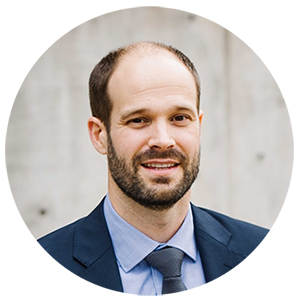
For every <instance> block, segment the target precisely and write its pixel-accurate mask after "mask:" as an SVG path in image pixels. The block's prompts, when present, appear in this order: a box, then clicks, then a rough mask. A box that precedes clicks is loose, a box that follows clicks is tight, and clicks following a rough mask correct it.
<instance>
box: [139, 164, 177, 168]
mask: <svg viewBox="0 0 300 300" xmlns="http://www.w3.org/2000/svg"><path fill="white" fill-rule="evenodd" d="M175 165H176V164H145V165H144V166H146V167H147V168H171V167H174V166H175Z"/></svg>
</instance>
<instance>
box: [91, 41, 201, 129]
mask: <svg viewBox="0 0 300 300" xmlns="http://www.w3.org/2000/svg"><path fill="white" fill-rule="evenodd" d="M151 47H152V48H153V47H154V48H156V49H165V50H167V51H169V52H171V53H173V54H174V55H175V56H176V57H177V58H179V60H180V61H181V62H183V63H184V65H185V66H186V67H187V68H188V70H189V71H190V72H191V73H192V75H193V77H194V79H195V83H196V88H197V109H198V110H199V109H200V94H201V90H200V79H199V75H198V73H197V70H196V68H195V66H194V64H193V63H192V62H191V60H190V59H189V58H188V57H187V56H186V55H185V54H183V53H182V52H181V51H180V50H178V49H176V48H175V47H173V46H169V45H165V44H162V43H157V42H140V43H135V44H131V45H128V46H125V47H121V48H118V49H116V50H113V51H111V52H109V53H108V54H107V55H106V56H105V57H103V58H102V59H101V61H100V62H99V63H98V64H97V65H96V66H95V68H94V69H93V71H92V73H91V75H90V80H89V96H90V106H91V111H92V115H93V116H94V117H96V118H98V119H100V120H101V121H102V122H103V123H104V125H105V127H106V129H107V131H108V132H109V130H110V115H111V111H112V102H111V100H110V97H109V94H108V82H109V79H110V77H111V76H112V74H113V72H114V70H115V69H116V66H117V65H118V63H119V62H120V60H121V58H122V57H123V56H124V55H125V54H127V53H131V52H134V51H138V50H141V49H145V48H151Z"/></svg>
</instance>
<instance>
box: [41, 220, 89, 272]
mask: <svg viewBox="0 0 300 300" xmlns="http://www.w3.org/2000/svg"><path fill="white" fill-rule="evenodd" d="M83 220H84V218H82V219H79V220H77V221H75V222H73V223H71V224H69V225H66V226H64V227H62V228H59V229H57V230H55V231H53V232H51V233H49V234H47V235H45V236H43V237H41V238H39V239H38V240H37V241H38V243H39V244H40V245H41V246H42V247H43V248H44V250H45V251H46V252H48V254H50V255H51V256H52V257H53V258H54V259H55V260H56V261H58V262H59V263H60V264H62V265H63V266H64V267H66V268H67V269H69V270H70V271H72V272H74V273H79V272H81V271H82V270H83V269H84V267H83V265H81V264H80V263H79V262H78V261H77V260H75V259H74V258H73V247H74V243H73V237H74V231H75V228H76V227H77V225H79V224H80V223H81V222H82V221H83Z"/></svg>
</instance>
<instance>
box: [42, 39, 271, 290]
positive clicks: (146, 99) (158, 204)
mask: <svg viewBox="0 0 300 300" xmlns="http://www.w3.org/2000/svg"><path fill="white" fill-rule="evenodd" d="M90 101H91V109H92V114H93V117H91V118H90V119H89V120H88V130H89V135H90V138H91V141H92V143H93V145H94V147H95V149H96V150H97V151H98V152H99V153H101V154H103V155H107V160H108V170H109V171H108V194H107V195H106V197H105V198H104V200H103V201H101V203H100V204H99V206H98V207H97V208H96V209H95V210H94V211H93V212H92V213H91V214H90V215H89V216H87V217H85V218H83V219H81V220H78V221H77V222H75V223H73V224H71V225H68V226H66V227H64V228H62V229H59V230H57V231H55V232H53V233H51V234H49V235H47V236H46V237H43V238H41V239H40V240H39V242H40V244H41V245H42V246H43V247H44V249H45V250H46V251H47V252H48V253H49V254H50V255H52V256H53V257H54V258H55V259H56V260H57V261H58V262H60V263H61V264H62V265H63V266H65V267H66V268H67V269H69V270H70V271H72V272H74V273H75V274H77V275H78V276H80V277H82V278H84V279H86V280H88V281H90V282H93V283H95V284H98V285H100V286H102V287H106V288H109V289H112V290H116V291H123V292H126V293H133V294H140V295H159V294H166V293H173V292H179V291H183V290H186V289H191V288H194V287H197V286H200V285H202V284H204V283H206V282H209V281H211V280H214V279H216V278H218V277H219V276H221V275H223V274H225V273H226V272H227V271H229V270H230V269H232V268H233V267H235V266H236V265H237V264H239V263H240V262H241V261H242V260H243V259H244V258H245V257H247V256H248V255H249V254H250V253H251V252H252V251H253V250H254V249H255V248H256V247H257V245H258V244H259V243H260V242H261V241H262V239H263V238H264V237H265V235H266V234H267V230H266V229H263V228H259V227H257V226H254V225H251V224H247V223H244V222H241V221H237V220H234V219H231V218H229V217H226V216H224V215H221V214H218V213H215V212H212V211H208V210H204V209H201V208H197V207H195V206H194V205H192V204H191V203H190V200H191V186H192V184H193V182H194V181H195V179H196V177H197V174H198V171H199V165H200V137H201V126H202V117H203V112H202V111H201V110H200V83H199V78H198V74H197V71H196V70H195V67H194V65H193V64H192V62H191V61H190V60H189V59H188V58H187V57H186V56H185V55H184V54H182V53H181V52H180V51H178V50H177V49H175V48H173V47H170V46H166V45H163V44H158V43H152V42H147V43H137V44H133V45H130V46H127V47H124V48H120V49H118V50H116V51H112V52H111V53H109V54H108V55H107V56H106V57H104V58H103V59H102V60H101V61H100V63H99V64H98V65H97V66H96V67H95V68H94V70H93V72H92V74H91V77H90Z"/></svg>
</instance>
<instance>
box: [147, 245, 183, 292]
mask: <svg viewBox="0 0 300 300" xmlns="http://www.w3.org/2000/svg"><path fill="white" fill-rule="evenodd" d="M183 256H184V253H183V252H182V251H181V250H179V249H177V248H172V247H166V248H163V249H161V250H158V251H153V252H151V253H150V254H149V255H148V256H147V257H146V258H145V260H146V262H147V263H148V264H149V265H150V266H152V267H153V268H155V269H157V270H158V271H159V272H160V273H161V274H162V275H163V285H162V294H171V293H176V292H181V291H185V290H186V289H187V288H186V287H185V285H184V283H183V282H182V278H181V264H182V259H183Z"/></svg>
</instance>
